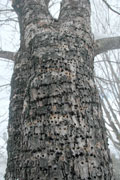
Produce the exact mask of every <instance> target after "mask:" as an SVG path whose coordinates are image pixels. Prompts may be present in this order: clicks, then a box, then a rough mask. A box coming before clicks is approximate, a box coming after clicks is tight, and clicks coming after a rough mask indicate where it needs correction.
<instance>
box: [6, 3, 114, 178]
mask: <svg viewBox="0 0 120 180" xmlns="http://www.w3.org/2000/svg"><path fill="white" fill-rule="evenodd" d="M47 3H48V2H47V1H43V0H26V1H25V0H14V1H13V7H14V9H15V10H16V12H17V14H18V17H19V22H20V30H21V47H20V50H19V52H18V53H17V55H16V60H15V67H14V73H13V77H12V82H11V86H12V92H11V99H10V100H11V102H10V116H9V126H8V132H9V139H8V146H7V149H8V163H7V169H6V175H5V180H16V179H17V180H48V179H50V180H62V179H63V180H78V179H79V180H90V179H91V180H93V179H96V180H113V179H114V178H113V172H112V162H111V159H110V156H109V150H108V144H107V143H108V142H107V135H106V129H105V124H104V120H103V117H102V113H101V105H100V99H99V95H98V91H97V89H96V86H95V83H94V78H93V74H94V72H93V60H94V40H93V38H92V34H91V29H90V3H89V0H76V1H75V0H63V2H62V4H61V12H60V17H59V19H58V21H55V20H54V19H52V17H51V15H50V13H49V12H48V8H47Z"/></svg>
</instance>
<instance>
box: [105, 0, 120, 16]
mask: <svg viewBox="0 0 120 180" xmlns="http://www.w3.org/2000/svg"><path fill="white" fill-rule="evenodd" d="M102 1H103V2H104V3H105V4H106V6H107V7H108V8H109V9H110V10H111V11H113V12H114V13H116V14H118V15H120V13H119V12H118V11H116V10H114V9H113V8H112V7H111V6H110V5H109V4H108V2H107V1H106V0H102Z"/></svg>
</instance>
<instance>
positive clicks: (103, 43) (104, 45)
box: [95, 36, 120, 56]
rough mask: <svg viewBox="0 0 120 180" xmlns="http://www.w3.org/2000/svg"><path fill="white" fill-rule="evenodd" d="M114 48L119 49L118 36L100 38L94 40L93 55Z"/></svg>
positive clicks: (119, 39) (119, 40) (119, 38)
mask: <svg viewBox="0 0 120 180" xmlns="http://www.w3.org/2000/svg"><path fill="white" fill-rule="evenodd" d="M114 49H120V36H117V37H108V38H102V39H98V40H96V42H95V56H96V55H98V54H100V53H104V52H106V51H109V50H114Z"/></svg>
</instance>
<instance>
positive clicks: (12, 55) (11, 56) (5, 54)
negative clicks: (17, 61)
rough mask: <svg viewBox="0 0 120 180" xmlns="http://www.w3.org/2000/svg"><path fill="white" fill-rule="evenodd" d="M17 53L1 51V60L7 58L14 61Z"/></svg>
mask: <svg viewBox="0 0 120 180" xmlns="http://www.w3.org/2000/svg"><path fill="white" fill-rule="evenodd" d="M15 54H16V53H15V52H10V51H0V58H5V59H9V60H12V61H14V58H15Z"/></svg>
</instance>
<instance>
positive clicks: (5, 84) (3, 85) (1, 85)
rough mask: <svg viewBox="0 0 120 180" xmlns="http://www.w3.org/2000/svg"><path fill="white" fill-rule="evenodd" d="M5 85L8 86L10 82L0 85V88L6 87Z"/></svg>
mask: <svg viewBox="0 0 120 180" xmlns="http://www.w3.org/2000/svg"><path fill="white" fill-rule="evenodd" d="M6 86H10V84H3V85H0V88H1V87H6Z"/></svg>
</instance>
